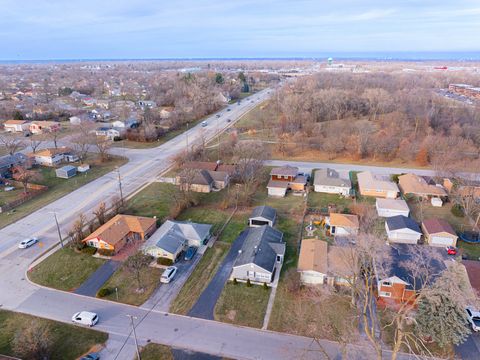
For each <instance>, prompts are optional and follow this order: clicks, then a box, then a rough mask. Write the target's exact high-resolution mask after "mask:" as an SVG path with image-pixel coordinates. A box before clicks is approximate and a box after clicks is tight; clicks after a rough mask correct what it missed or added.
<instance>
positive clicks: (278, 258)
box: [277, 255, 282, 263]
mask: <svg viewBox="0 0 480 360" xmlns="http://www.w3.org/2000/svg"><path fill="white" fill-rule="evenodd" d="M277 262H278V263H279V262H282V255H277Z"/></svg>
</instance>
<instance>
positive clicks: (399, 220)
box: [385, 215, 422, 244]
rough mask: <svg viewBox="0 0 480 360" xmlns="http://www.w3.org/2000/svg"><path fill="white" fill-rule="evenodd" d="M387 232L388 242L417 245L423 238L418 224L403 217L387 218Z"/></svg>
mask: <svg viewBox="0 0 480 360" xmlns="http://www.w3.org/2000/svg"><path fill="white" fill-rule="evenodd" d="M385 230H386V231H387V236H388V240H389V241H390V242H395V243H402V244H417V243H418V240H420V237H421V236H422V232H421V230H420V227H419V226H418V224H417V223H416V222H415V221H414V220H413V219H411V218H408V217H406V216H403V215H399V216H392V217H389V218H387V220H386V221H385Z"/></svg>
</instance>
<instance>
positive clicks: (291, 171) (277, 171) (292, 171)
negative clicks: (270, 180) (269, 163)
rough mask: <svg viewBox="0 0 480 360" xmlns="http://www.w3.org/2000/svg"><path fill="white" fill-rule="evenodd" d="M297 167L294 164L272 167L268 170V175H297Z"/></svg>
mask: <svg viewBox="0 0 480 360" xmlns="http://www.w3.org/2000/svg"><path fill="white" fill-rule="evenodd" d="M297 174H298V168H297V167H295V166H290V165H285V166H282V167H277V168H273V169H272V170H271V171H270V175H279V176H297Z"/></svg>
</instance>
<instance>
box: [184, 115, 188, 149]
mask: <svg viewBox="0 0 480 360" xmlns="http://www.w3.org/2000/svg"><path fill="white" fill-rule="evenodd" d="M185 139H186V142H187V155H188V122H187V131H185Z"/></svg>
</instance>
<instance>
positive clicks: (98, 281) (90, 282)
mask: <svg viewBox="0 0 480 360" xmlns="http://www.w3.org/2000/svg"><path fill="white" fill-rule="evenodd" d="M121 264H122V263H121V262H120V261H113V260H108V261H107V262H106V263H105V264H103V265H102V266H100V267H99V268H98V269H97V271H95V272H94V273H93V274H92V275H90V277H89V278H88V279H87V281H85V282H84V283H83V284H82V285H80V286H79V287H78V289H76V290H75V291H74V292H75V294H79V295H85V296H93V297H95V296H96V295H97V292H98V290H100V289H101V287H102V286H103V284H105V282H106V281H107V280H108V279H110V276H112V275H113V273H114V272H115V271H116V270H117V269H118V268H119V267H120V265H121Z"/></svg>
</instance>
